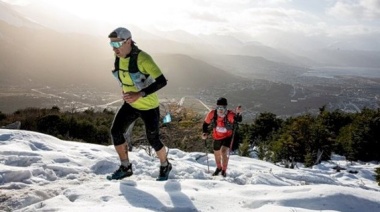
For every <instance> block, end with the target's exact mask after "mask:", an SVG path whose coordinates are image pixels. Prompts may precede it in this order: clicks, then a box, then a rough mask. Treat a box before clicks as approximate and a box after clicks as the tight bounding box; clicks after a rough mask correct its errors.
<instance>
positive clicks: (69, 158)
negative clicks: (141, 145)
mask: <svg viewBox="0 0 380 212" xmlns="http://www.w3.org/2000/svg"><path fill="white" fill-rule="evenodd" d="M194 142H195V141H194ZM169 158H170V159H171V163H172V164H173V170H172V172H171V173H170V176H169V178H170V179H169V180H168V181H166V182H157V181H155V180H154V179H155V177H156V176H157V175H158V164H159V162H158V159H155V158H153V157H150V156H148V155H147V153H146V152H145V151H144V150H137V149H136V150H134V151H133V152H130V160H131V162H132V164H133V170H134V175H133V176H132V177H130V178H127V179H123V180H120V181H107V180H105V175H106V174H108V173H111V172H113V171H114V170H115V169H116V168H117V167H118V166H119V162H118V159H117V157H116V152H115V150H114V148H113V146H100V145H94V144H86V143H79V142H73V141H63V140H60V139H57V138H55V137H52V136H49V135H45V134H40V133H36V132H30V131H22V130H5V129H0V202H1V203H0V210H1V211H181V212H183V211H276V212H277V211H298V212H299V211H304V212H310V211H344V212H354V211H355V212H356V211H361V212H362V211H380V187H379V186H378V185H377V183H376V182H375V180H374V177H373V175H374V169H375V167H377V166H379V165H378V164H374V163H365V164H361V163H353V164H348V163H346V161H345V160H344V158H341V157H338V156H335V157H334V160H333V161H330V162H323V163H322V164H320V165H318V166H315V167H313V168H312V169H306V168H302V167H300V168H298V169H285V168H281V167H279V166H276V165H273V164H271V163H267V162H264V161H260V160H257V159H252V158H246V157H239V156H237V155H231V158H230V162H229V169H228V175H227V177H226V178H221V177H216V178H212V177H211V176H210V174H209V173H207V172H208V166H207V157H206V155H205V153H202V152H191V153H188V152H183V151H180V150H178V149H171V150H170V152H169ZM208 159H209V166H210V171H213V170H214V169H215V161H214V157H213V155H212V154H208ZM336 165H340V166H341V167H344V168H346V170H342V171H340V172H336V171H335V170H334V169H332V168H333V167H334V166H336ZM349 171H355V172H357V174H353V173H354V172H353V173H350V172H349Z"/></svg>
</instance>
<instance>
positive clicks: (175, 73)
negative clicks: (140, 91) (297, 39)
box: [0, 2, 380, 101]
mask: <svg viewBox="0 0 380 212" xmlns="http://www.w3.org/2000/svg"><path fill="white" fill-rule="evenodd" d="M54 9H55V10H57V8H53V9H46V8H45V6H44V5H39V4H31V5H28V6H14V5H9V4H7V3H3V2H0V29H1V31H0V45H1V48H0V73H1V75H0V83H1V85H2V86H15V85H18V86H29V87H33V86H55V87H64V86H67V85H86V86H90V87H94V88H96V89H100V90H107V91H114V90H115V89H117V85H116V83H115V79H114V78H113V76H112V75H111V70H112V69H113V61H114V56H113V52H112V49H111V47H110V46H109V45H108V42H109V40H108V38H107V36H108V34H109V32H110V31H112V30H113V28H114V26H110V25H107V24H104V23H91V22H89V21H84V20H81V19H79V18H77V17H75V16H73V15H72V14H69V13H67V14H66V15H58V14H62V13H60V12H55V10H54ZM128 28H129V29H130V30H131V32H132V35H133V39H134V41H135V42H136V43H137V45H138V46H139V47H140V48H141V49H142V50H144V51H146V52H148V53H149V54H151V55H152V56H153V59H154V60H155V61H156V63H157V64H158V65H159V67H160V68H161V69H162V72H163V73H164V74H165V76H166V78H167V79H168V86H167V87H165V88H164V89H163V92H165V93H178V92H184V93H186V94H194V95H199V94H200V93H204V92H205V91H206V92H208V94H210V96H218V95H228V93H233V94H230V97H231V98H236V95H238V94H237V93H235V92H234V91H228V92H226V91H223V88H225V87H226V86H227V85H234V86H235V87H234V89H235V91H236V86H238V85H239V84H245V85H246V84H247V85H249V83H251V82H253V81H255V80H267V81H268V82H270V81H272V82H275V83H277V82H281V83H285V84H288V85H286V86H285V87H287V89H291V86H290V84H292V83H293V82H292V79H293V78H295V77H296V76H299V75H301V74H303V73H305V72H308V71H310V69H311V68H313V67H318V66H345V67H346V66H348V67H376V68H378V67H380V54H379V52H373V51H362V50H344V49H340V48H332V47H326V48H324V47H321V48H320V49H316V50H314V51H310V52H299V53H298V54H296V53H294V52H296V51H292V52H290V51H287V50H284V49H274V48H271V47H269V46H265V45H263V44H261V43H258V42H249V43H245V42H242V41H240V40H238V39H236V38H234V37H232V36H221V35H198V36H196V35H192V34H189V33H187V32H185V31H165V32H164V31H157V30H155V31H151V32H148V31H146V30H143V29H141V28H139V27H137V26H133V25H131V26H128ZM279 87H280V88H283V87H284V86H282V85H279ZM214 89H215V90H214ZM241 89H243V88H241ZM214 91H215V92H214ZM245 93H248V94H250V93H252V92H248V91H246V92H245ZM275 93H276V92H275ZM285 93H287V91H286V92H285ZM245 95H247V94H245ZM239 99H246V96H242V97H240V98H239ZM284 101H285V100H284ZM286 101H289V100H286Z"/></svg>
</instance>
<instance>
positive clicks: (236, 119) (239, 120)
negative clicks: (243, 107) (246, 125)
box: [234, 113, 243, 122]
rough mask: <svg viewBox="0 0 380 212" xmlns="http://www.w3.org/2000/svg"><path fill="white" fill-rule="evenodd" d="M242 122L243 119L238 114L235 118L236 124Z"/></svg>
mask: <svg viewBox="0 0 380 212" xmlns="http://www.w3.org/2000/svg"><path fill="white" fill-rule="evenodd" d="M235 121H236V122H242V121H243V117H242V116H241V114H240V113H238V114H236V115H235V117H234V122H235Z"/></svg>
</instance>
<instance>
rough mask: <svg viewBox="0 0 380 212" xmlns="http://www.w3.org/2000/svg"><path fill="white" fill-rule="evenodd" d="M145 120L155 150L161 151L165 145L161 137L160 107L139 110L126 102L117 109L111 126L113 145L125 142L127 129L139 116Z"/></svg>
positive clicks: (148, 137)
mask: <svg viewBox="0 0 380 212" xmlns="http://www.w3.org/2000/svg"><path fill="white" fill-rule="evenodd" d="M139 117H140V118H141V119H142V120H143V121H144V124H145V129H146V135H147V139H148V141H149V144H150V145H151V146H152V147H153V149H154V150H156V151H159V150H160V149H161V148H162V147H163V146H164V145H163V144H162V142H161V141H160V137H159V120H160V109H159V107H156V108H154V109H150V110H138V109H135V108H133V107H131V106H130V105H129V104H128V103H125V102H124V104H123V105H122V106H121V107H120V108H119V110H118V111H117V113H116V115H115V117H114V119H113V122H112V126H111V138H112V142H113V145H115V146H118V145H121V144H123V143H124V142H125V138H124V133H125V130H126V129H127V128H128V127H129V125H131V124H132V122H134V121H135V120H136V119H137V118H139Z"/></svg>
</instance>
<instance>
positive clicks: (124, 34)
mask: <svg viewBox="0 0 380 212" xmlns="http://www.w3.org/2000/svg"><path fill="white" fill-rule="evenodd" d="M108 37H109V38H121V39H123V40H127V39H129V38H131V37H132V34H131V32H130V31H129V30H128V29H126V28H124V27H119V28H117V29H115V30H114V31H112V32H111V34H110V35H108Z"/></svg>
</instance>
